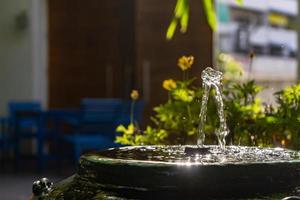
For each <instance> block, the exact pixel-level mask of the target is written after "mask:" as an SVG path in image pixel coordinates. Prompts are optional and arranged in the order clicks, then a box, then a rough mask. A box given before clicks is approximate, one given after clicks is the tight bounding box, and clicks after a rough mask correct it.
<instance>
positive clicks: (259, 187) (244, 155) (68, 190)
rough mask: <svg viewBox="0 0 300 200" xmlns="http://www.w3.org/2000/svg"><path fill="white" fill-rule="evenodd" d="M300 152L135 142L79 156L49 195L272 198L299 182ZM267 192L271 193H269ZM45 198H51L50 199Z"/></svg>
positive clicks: (77, 199)
mask: <svg viewBox="0 0 300 200" xmlns="http://www.w3.org/2000/svg"><path fill="white" fill-rule="evenodd" d="M299 155H300V154H299V152H297V151H292V150H286V149H282V148H258V147H241V146H227V147H226V149H225V150H222V149H220V148H219V147H218V146H205V147H203V148H198V147H196V146H134V147H121V148H113V149H108V150H105V151H100V152H95V153H89V154H85V155H83V156H81V158H80V161H79V166H78V172H77V174H76V175H74V176H72V177H70V178H69V179H67V180H65V181H62V182H61V183H58V184H57V185H56V186H54V187H53V188H52V190H51V192H50V193H49V194H47V195H46V196H47V197H48V198H49V199H76V200H81V199H183V198H185V199H209V198H218V199H221V198H225V199H243V198H247V199H249V198H250V199H251V198H256V199H257V198H267V199H271V198H272V196H274V195H275V196H274V199H280V198H281V197H280V198H278V197H279V196H280V195H281V196H282V197H284V196H287V195H293V194H292V190H293V189H294V188H296V187H297V186H299V185H300V160H299ZM268 197H269V198H268ZM46 199H47V198H46Z"/></svg>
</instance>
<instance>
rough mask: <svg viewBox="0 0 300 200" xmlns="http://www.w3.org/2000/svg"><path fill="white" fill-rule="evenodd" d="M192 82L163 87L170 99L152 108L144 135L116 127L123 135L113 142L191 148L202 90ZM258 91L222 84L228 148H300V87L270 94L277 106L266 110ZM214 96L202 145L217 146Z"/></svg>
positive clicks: (248, 84)
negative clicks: (148, 124) (233, 146)
mask: <svg viewBox="0 0 300 200" xmlns="http://www.w3.org/2000/svg"><path fill="white" fill-rule="evenodd" d="M223 64H224V65H227V64H228V63H223ZM225 69H226V67H225ZM182 73H185V71H182ZM225 73H226V72H225ZM195 80H196V79H195V78H191V79H189V78H187V77H185V79H184V80H177V81H174V83H173V80H171V79H169V80H168V82H167V83H170V82H171V83H172V87H167V86H168V85H164V88H165V89H166V92H168V93H169V95H168V96H169V98H168V100H167V102H166V103H164V104H161V105H159V106H157V107H155V108H154V111H155V115H154V116H152V117H151V120H152V122H153V124H152V125H151V126H147V128H146V129H145V130H144V131H141V130H140V129H139V128H138V126H137V125H136V124H135V125H133V124H130V125H129V126H128V128H126V127H125V126H123V125H120V126H119V127H118V128H117V131H119V132H121V133H122V135H121V136H118V137H117V139H116V141H117V142H119V143H122V144H125V145H146V144H169V145H171V144H196V139H197V134H198V126H199V113H200V108H201V100H202V95H203V88H202V86H201V85H198V84H197V83H196V81H195ZM262 90H263V88H262V87H261V86H259V85H257V84H256V83H255V82H254V81H253V80H249V81H245V82H237V81H235V80H234V81H230V80H226V81H225V82H224V86H223V100H224V104H225V115H226V119H227V126H228V128H229V131H230V133H229V135H228V136H227V138H226V139H227V144H233V145H247V146H254V145H255V146H283V147H289V148H294V149H299V147H300V136H299V134H300V84H297V85H294V86H290V87H286V88H285V89H283V90H282V91H279V92H277V93H275V97H276V100H277V105H276V106H271V105H266V104H264V103H263V102H262V101H261V99H259V98H258V97H257V94H258V93H259V92H261V91H262ZM214 93H215V91H214V90H212V91H211V94H210V95H211V96H210V98H209V102H208V107H207V120H206V124H205V127H204V130H205V133H206V141H205V143H206V144H216V142H217V140H216V137H215V134H214V132H215V129H216V127H219V118H218V116H217V109H216V104H215V101H214Z"/></svg>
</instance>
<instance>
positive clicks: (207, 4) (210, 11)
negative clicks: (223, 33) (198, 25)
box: [203, 0, 218, 31]
mask: <svg viewBox="0 0 300 200" xmlns="http://www.w3.org/2000/svg"><path fill="white" fill-rule="evenodd" d="M203 3H204V10H205V13H206V17H207V21H208V24H209V26H210V27H211V29H212V30H213V31H216V30H217V24H218V23H217V16H216V12H215V8H214V1H213V0H204V1H203Z"/></svg>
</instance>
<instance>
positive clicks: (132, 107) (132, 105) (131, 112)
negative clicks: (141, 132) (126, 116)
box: [130, 100, 135, 124]
mask: <svg viewBox="0 0 300 200" xmlns="http://www.w3.org/2000/svg"><path fill="white" fill-rule="evenodd" d="M134 103H135V100H132V102H131V107H130V123H131V124H133V114H134Z"/></svg>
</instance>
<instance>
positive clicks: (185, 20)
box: [180, 0, 190, 33]
mask: <svg viewBox="0 0 300 200" xmlns="http://www.w3.org/2000/svg"><path fill="white" fill-rule="evenodd" d="M184 4H185V6H184V12H183V13H182V15H181V18H180V26H181V29H180V31H181V32H182V33H185V32H186V30H187V27H188V22H189V13H190V6H189V3H188V1H187V0H186V1H185V2H184Z"/></svg>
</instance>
